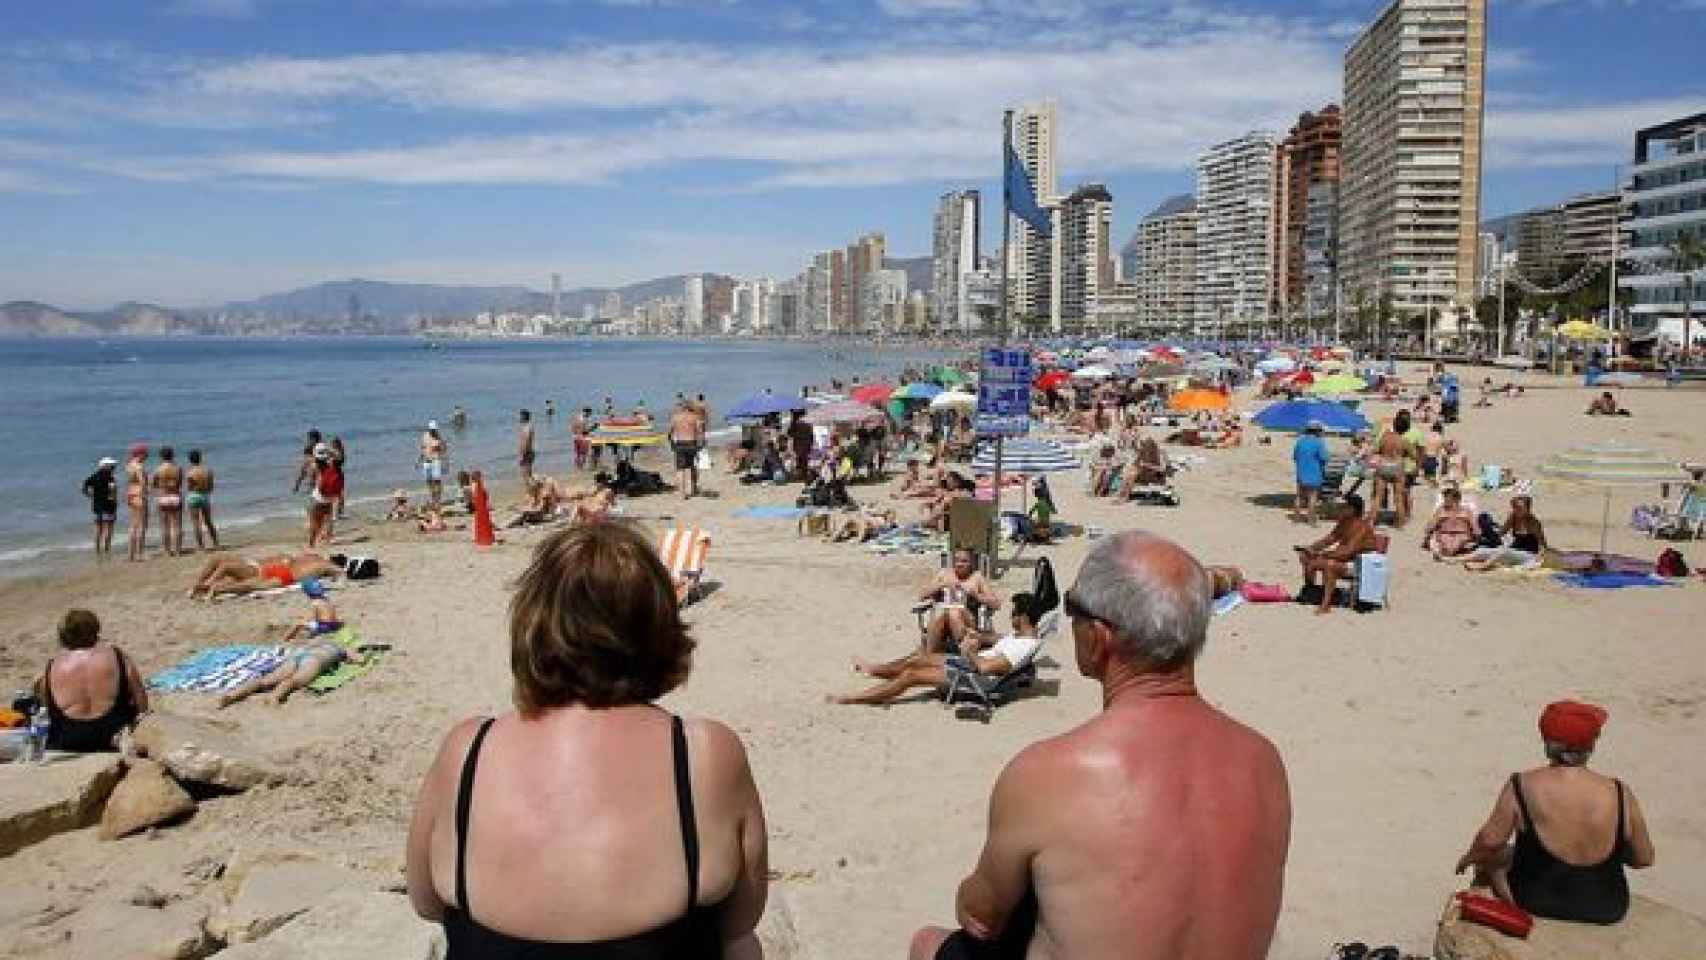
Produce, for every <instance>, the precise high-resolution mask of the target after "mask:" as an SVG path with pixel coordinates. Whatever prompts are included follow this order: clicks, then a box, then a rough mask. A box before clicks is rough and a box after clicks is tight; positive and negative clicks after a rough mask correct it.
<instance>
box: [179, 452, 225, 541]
mask: <svg viewBox="0 0 1706 960" xmlns="http://www.w3.org/2000/svg"><path fill="white" fill-rule="evenodd" d="M184 487H185V488H186V490H187V492H186V493H185V494H184V508H185V509H187V510H188V511H189V514H190V523H191V524H193V525H194V527H195V548H196V551H197V552H198V553H199V552H202V551H205V550H207V549H208V545H209V544H212V548H213V549H215V550H218V549H219V531H218V530H215V529H214V528H213V503H212V496H213V471H212V470H210V469H208V468H207V465H206V464H204V463H202V462H201V451H200V450H191V451H190V469H189V471H188V472H187V473H185V474H184ZM204 532H205V539H204V538H203V534H204Z"/></svg>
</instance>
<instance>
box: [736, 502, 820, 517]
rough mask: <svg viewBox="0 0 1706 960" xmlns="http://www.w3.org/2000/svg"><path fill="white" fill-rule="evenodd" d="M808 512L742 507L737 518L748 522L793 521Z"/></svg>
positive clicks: (791, 508)
mask: <svg viewBox="0 0 1706 960" xmlns="http://www.w3.org/2000/svg"><path fill="white" fill-rule="evenodd" d="M807 512H808V511H807V510H806V508H804V507H785V506H766V505H760V506H756V507H742V508H740V509H739V510H736V511H735V516H737V517H741V518H743V519H748V520H793V519H795V518H797V517H799V516H800V515H801V514H804V513H807Z"/></svg>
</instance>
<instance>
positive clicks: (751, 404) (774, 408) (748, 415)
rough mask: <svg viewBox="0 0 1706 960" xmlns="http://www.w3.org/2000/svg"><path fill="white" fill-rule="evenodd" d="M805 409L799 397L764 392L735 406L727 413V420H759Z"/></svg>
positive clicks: (803, 402) (804, 403) (804, 404)
mask: <svg viewBox="0 0 1706 960" xmlns="http://www.w3.org/2000/svg"><path fill="white" fill-rule="evenodd" d="M805 408H806V402H805V401H804V400H802V399H800V398H799V397H795V396H787V395H783V394H778V393H773V392H771V391H769V390H765V391H764V392H762V393H755V394H753V395H752V396H750V397H747V398H746V399H745V400H742V401H741V402H739V403H737V404H735V406H734V409H733V410H730V411H729V413H728V418H729V419H730V420H760V419H763V418H764V417H768V416H771V415H773V414H782V413H788V412H790V411H793V410H804V409H805Z"/></svg>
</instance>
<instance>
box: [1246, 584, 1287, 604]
mask: <svg viewBox="0 0 1706 960" xmlns="http://www.w3.org/2000/svg"><path fill="white" fill-rule="evenodd" d="M1238 592H1239V593H1242V594H1243V595H1244V599H1245V601H1246V602H1249V603H1290V602H1291V601H1292V596H1291V591H1289V590H1287V589H1286V588H1285V587H1284V585H1282V584H1278V583H1256V582H1254V581H1251V580H1246V581H1244V585H1243V586H1241V587H1239V588H1238Z"/></svg>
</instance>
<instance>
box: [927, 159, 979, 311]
mask: <svg viewBox="0 0 1706 960" xmlns="http://www.w3.org/2000/svg"><path fill="white" fill-rule="evenodd" d="M982 212H983V211H982V198H981V197H980V196H979V195H978V192H977V191H976V190H955V191H953V192H951V193H944V194H942V199H941V200H940V201H939V202H938V203H937V205H936V219H935V225H934V228H933V230H932V231H931V245H930V252H931V261H930V309H931V312H932V313H933V314H934V315H935V318H936V320H935V322H936V329H938V330H943V331H948V330H954V331H959V332H961V333H970V332H972V331H973V330H974V329H975V328H976V327H977V317H976V315H975V311H973V310H972V309H971V304H970V303H969V301H968V296H969V291H970V283H969V280H970V278H971V275H972V274H973V273H975V272H977V261H978V250H977V247H978V231H979V230H980V229H981V228H982V222H981V217H982Z"/></svg>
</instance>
